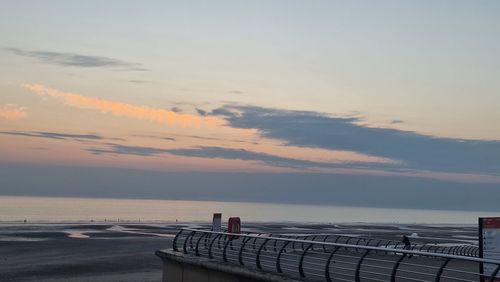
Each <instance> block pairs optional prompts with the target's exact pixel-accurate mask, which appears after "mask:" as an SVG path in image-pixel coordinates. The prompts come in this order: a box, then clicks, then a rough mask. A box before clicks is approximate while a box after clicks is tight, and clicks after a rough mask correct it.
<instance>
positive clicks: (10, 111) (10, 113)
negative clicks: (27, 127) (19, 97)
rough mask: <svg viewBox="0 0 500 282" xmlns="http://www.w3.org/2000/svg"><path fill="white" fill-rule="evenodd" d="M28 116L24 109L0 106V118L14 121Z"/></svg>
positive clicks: (10, 105)
mask: <svg viewBox="0 0 500 282" xmlns="http://www.w3.org/2000/svg"><path fill="white" fill-rule="evenodd" d="M27 115H28V114H27V113H26V108H24V107H19V106H17V105H14V104H7V105H4V106H0V118H2V119H8V120H16V119H22V118H25V117H26V116H27Z"/></svg>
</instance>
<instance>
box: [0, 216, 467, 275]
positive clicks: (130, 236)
mask: <svg viewBox="0 0 500 282" xmlns="http://www.w3.org/2000/svg"><path fill="white" fill-rule="evenodd" d="M207 226H208V225H207V224H193V223H186V224H180V223H179V224H173V223H170V224H165V223H163V224H160V223H122V222H120V223H98V224H97V223H89V224H81V223H78V224H48V223H46V224H30V223H26V224H23V223H16V224H13V223H0V281H93V282H96V281H160V280H161V264H160V259H159V258H157V257H156V256H155V255H154V253H155V251H156V250H158V249H165V248H170V247H171V244H172V240H173V236H174V234H175V233H176V232H177V230H179V228H181V227H207ZM244 227H245V228H243V231H249V232H265V233H274V234H290V235H302V234H325V233H329V234H344V235H352V236H369V237H377V238H386V239H394V240H400V237H401V235H402V234H407V235H410V236H411V238H412V240H413V241H419V242H435V243H462V244H463V243H471V242H474V241H475V240H477V229H476V228H475V227H474V226H439V225H383V224H342V225H336V224H297V223H266V224H262V223H253V224H245V225H244Z"/></svg>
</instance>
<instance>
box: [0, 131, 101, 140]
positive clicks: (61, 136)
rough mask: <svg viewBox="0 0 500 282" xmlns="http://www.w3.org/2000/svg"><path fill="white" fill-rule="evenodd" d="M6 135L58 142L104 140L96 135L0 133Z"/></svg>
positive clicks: (33, 132)
mask: <svg viewBox="0 0 500 282" xmlns="http://www.w3.org/2000/svg"><path fill="white" fill-rule="evenodd" d="M0 134H4V135H16V136H27V137H36V138H48V139H56V140H79V141H80V140H102V139H104V138H103V137H102V136H99V135H96V134H68V133H56V132H44V131H29V132H26V131H0Z"/></svg>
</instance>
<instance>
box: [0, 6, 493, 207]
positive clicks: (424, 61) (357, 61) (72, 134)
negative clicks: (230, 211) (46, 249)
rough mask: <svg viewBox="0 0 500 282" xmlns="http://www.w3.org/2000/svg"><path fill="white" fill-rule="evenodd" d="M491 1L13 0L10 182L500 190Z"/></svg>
mask: <svg viewBox="0 0 500 282" xmlns="http://www.w3.org/2000/svg"><path fill="white" fill-rule="evenodd" d="M499 13H500V3H498V2H497V1H376V2H375V1H147V2H137V1H85V2H73V1H3V2H2V9H1V10H0V35H1V36H0V62H1V64H0V170H1V171H0V173H2V174H3V175H4V177H3V181H5V182H4V184H3V185H1V187H0V194H6V195H8V194H17V193H21V194H27V195H85V196H94V197H99V196H110V194H109V193H108V192H109V191H104V189H105V188H99V187H103V186H102V185H103V184H102V183H103V182H106V183H108V182H107V181H111V182H110V183H113V185H111V186H113V187H115V186H127V185H126V184H127V183H126V182H127V181H129V180H126V178H119V177H116V173H117V170H122V171H124V172H133V173H134V175H135V173H137V174H139V175H143V176H144V175H151V173H153V174H154V175H163V176H164V177H163V178H161V177H152V178H154V179H156V181H157V182H148V183H149V186H150V187H156V188H154V189H153V188H151V189H152V190H151V191H149V192H147V193H141V192H140V191H142V190H141V189H143V188H144V187H137V188H136V189H137V191H134V189H133V188H127V189H123V190H119V189H113V193H112V195H114V196H116V197H153V198H154V197H162V198H183V197H184V198H189V199H191V198H199V195H201V194H203V193H205V191H214V193H213V194H212V196H213V197H215V199H217V198H223V197H222V196H221V195H222V194H223V193H226V192H227V191H226V190H227V189H231V187H233V188H234V191H232V192H231V193H230V194H231V195H233V196H234V197H232V198H231V197H229V198H227V197H226V198H227V200H232V199H233V200H234V199H237V200H255V199H254V197H253V196H251V195H252V194H253V193H254V192H255V193H258V191H259V189H261V188H262V186H268V187H269V189H277V191H278V190H279V191H283V189H285V188H286V186H288V185H290V183H292V182H295V183H302V184H303V188H302V190H301V189H300V188H298V187H296V188H293V190H294V191H295V192H294V193H290V195H288V197H285V198H286V199H284V198H283V197H276V198H275V199H274V200H275V201H286V202H297V201H299V202H300V200H301V199H302V200H303V199H304V198H308V199H310V201H311V202H316V201H317V200H318V199H321V197H322V195H329V196H328V197H335V195H336V192H338V193H341V191H340V190H338V189H347V190H349V189H350V190H352V191H351V192H350V193H348V195H347V194H346V195H347V196H345V197H344V198H343V199H344V200H345V201H344V200H343V201H340V202H338V201H337V202H335V204H343V203H351V204H353V205H354V204H359V205H377V203H375V202H374V201H375V200H373V199H370V196H363V193H361V192H359V189H361V188H360V187H365V188H363V189H368V190H369V191H370V193H375V194H377V195H382V196H383V197H385V198H388V199H389V200H388V201H387V203H385V202H378V205H386V204H387V205H389V202H394V200H395V198H394V197H392V198H391V196H390V195H391V194H393V193H392V192H390V191H388V190H387V189H389V188H383V186H384V185H385V184H384V183H388V182H390V183H391V184H390V185H389V186H391V187H401V189H402V190H400V191H405V192H404V193H402V194H401V193H398V194H401V195H400V197H405V196H404V195H410V194H412V193H416V194H419V191H420V192H421V193H420V194H422V195H423V196H422V197H423V198H422V199H424V198H425V197H427V196H429V195H432V194H433V191H435V190H436V189H438V190H439V189H444V190H443V191H446V194H447V195H451V194H453V195H455V196H456V197H458V198H457V199H458V200H457V201H461V200H466V199H467V197H469V196H470V194H471V193H473V192H474V191H483V190H481V189H487V191H488V193H489V195H494V196H498V197H500V126H499V125H500V110H499V109H500V80H499V79H498V77H499V75H500V51H499V50H500V37H499V36H498V34H500V18H499V17H498V14H499ZM62 168H71V171H72V173H71V175H72V177H73V178H72V182H71V183H73V184H74V183H85V186H82V187H80V186H79V187H80V188H78V189H76V188H74V187H72V188H70V187H68V185H69V184H68V182H65V181H63V180H61V179H60V174H61V171H62ZM95 169H98V170H102V171H103V172H107V173H104V174H102V175H101V176H100V177H98V178H95V179H94V178H93V177H94V176H95V175H94V170H95ZM7 172H9V173H7ZM42 172H43V174H41V173H42ZM22 175H24V176H22ZM35 175H37V176H36V177H35ZM166 175H168V176H169V177H171V178H175V179H176V181H175V182H172V183H171V184H170V185H169V184H168V178H169V177H166ZM207 175H212V177H207ZM249 175H251V176H253V177H250V178H249ZM195 176H196V177H197V178H200V179H202V180H203V179H205V180H206V181H202V180H200V181H201V182H193V181H192V179H190V178H193V177H195ZM106 177H107V178H106ZM165 177H166V178H165ZM23 178H24V179H23ZM35 178H36V179H37V181H34V180H33V179H35ZM104 178H106V181H104V180H103V179H104ZM139 178H140V177H139ZM30 179H31V180H32V181H30ZM183 179H184V180H183ZM210 179H212V181H209V180H210ZM224 179H231V181H228V182H227V183H226V182H225V181H224ZM264 180H265V181H264ZM308 180H311V182H308ZM183 181H186V182H183ZM187 182H189V183H191V184H189V185H190V187H191V188H190V189H186V191H187V190H189V191H190V192H189V193H188V192H185V193H184V194H182V193H181V192H182V191H180V192H179V193H181V194H182V195H180V194H179V195H178V194H175V193H177V192H175V193H174V190H175V189H179V188H178V187H181V186H183V184H182V183H187ZM243 182H247V184H248V183H252V185H253V186H252V187H253V188H249V187H247V186H246V184H244V183H243ZM228 183H231V184H228ZM307 183H310V185H312V183H314V185H312V186H313V187H308V186H310V185H308V184H307ZM106 185H107V184H106ZM106 185H104V186H106ZM224 185H226V186H227V187H225V186H224ZM228 185H232V186H231V187H229V186H228ZM54 186H57V187H54ZM77 186H78V185H77ZM139 186H140V185H139ZM173 186H175V187H173ZM201 186H203V187H201ZM222 186H224V187H225V188H224V187H222ZM292 186H293V185H292ZM106 187H108V186H106ZM176 187H177V188H176ZM221 187H222V188H221ZM371 187H373V191H372V190H370V189H372V188H371ZM405 187H406V188H405ZM409 187H411V189H410V188H409ZM429 187H434V188H432V189H430V188H429ZM464 187H465V188H464ZM226 188H227V189H226ZM172 189H174V190H172ZM201 189H203V191H201ZM221 189H222V190H221ZM224 189H226V190H224ZM252 189H253V190H252ZM310 189H320V190H321V189H330V190H328V191H329V192H328V193H326V192H324V191H323V190H321V191H323V192H321V191H320V190H318V191H317V192H314V193H312V192H311V193H310V194H308V191H311V190H310ZM336 189H337V190H336ZM384 189H386V190H384ZM391 189H392V188H391ZM394 189H396V188H394ZM433 189H434V190H433ZM464 189H465V190H467V191H468V192H463V191H465V190H464ZM223 190H224V191H226V192H224V191H223ZM290 190H292V188H290ZM216 191H217V192H216ZM248 191H250V193H248ZM285 191H286V189H285ZM332 191H333V192H332ZM353 191H357V192H353ZM374 191H375V192H374ZM409 191H411V192H409ZM174 194H175V195H174ZM209 194H210V193H209ZM297 195H302V196H297ZM304 195H306V196H304ZM370 195H371V194H370ZM202 198H203V197H202ZM226 198H224V199H226ZM354 198H367V199H366V201H364V202H363V201H362V202H357V200H353V199H354ZM460 199H461V200H460ZM260 200H266V199H260ZM267 200H270V199H267ZM323 200H324V199H323ZM320 202H321V201H320ZM326 202H328V201H326ZM467 202H470V201H467ZM436 205H438V204H437V203H436ZM471 205H472V204H471ZM416 206H417V207H418V206H419V205H418V204H417V205H416ZM420 206H421V207H427V206H426V205H425V204H423V203H422V204H421V205H420ZM448 206H450V207H451V206H452V204H449V205H448ZM462 206H463V205H462ZM480 206H481V204H480V203H476V204H475V206H474V207H480ZM464 208H469V207H464ZM471 208H472V207H471Z"/></svg>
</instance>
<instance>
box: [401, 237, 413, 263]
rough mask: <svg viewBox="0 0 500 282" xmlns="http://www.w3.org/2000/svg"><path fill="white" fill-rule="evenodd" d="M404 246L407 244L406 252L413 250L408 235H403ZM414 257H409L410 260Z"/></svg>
mask: <svg viewBox="0 0 500 282" xmlns="http://www.w3.org/2000/svg"><path fill="white" fill-rule="evenodd" d="M402 242H403V243H404V244H405V250H411V243H410V238H408V236H406V235H403V241H402ZM411 257H412V255H411V254H410V255H408V258H411Z"/></svg>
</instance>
